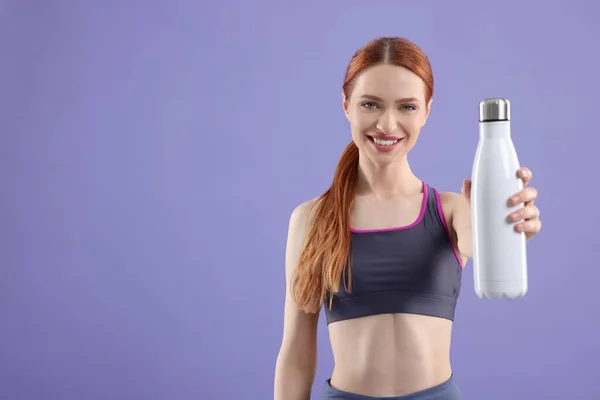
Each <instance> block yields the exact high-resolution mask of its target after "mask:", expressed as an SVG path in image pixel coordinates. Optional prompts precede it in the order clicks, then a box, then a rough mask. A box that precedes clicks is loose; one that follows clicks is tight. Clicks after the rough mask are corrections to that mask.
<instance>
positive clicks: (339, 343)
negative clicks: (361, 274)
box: [329, 314, 452, 397]
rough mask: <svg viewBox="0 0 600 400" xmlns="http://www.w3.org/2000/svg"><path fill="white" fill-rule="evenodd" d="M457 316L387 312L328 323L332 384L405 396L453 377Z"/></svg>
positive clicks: (344, 388) (361, 391)
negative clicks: (452, 345) (454, 319)
mask: <svg viewBox="0 0 600 400" xmlns="http://www.w3.org/2000/svg"><path fill="white" fill-rule="evenodd" d="M451 331H452V321H450V320H447V319H442V318H436V317H429V316H424V315H417V314H382V315H373V316H368V317H362V318H355V319H350V320H345V321H338V322H334V323H331V324H330V325H329V336H330V340H331V346H332V350H333V356H334V362H335V366H334V370H333V374H332V376H331V386H333V387H334V388H336V389H338V390H342V391H345V392H351V393H356V394H361V395H365V396H373V397H392V396H403V395H406V394H409V393H414V392H417V391H420V390H424V389H427V388H430V387H433V386H436V385H439V384H441V383H443V382H445V381H446V380H448V379H449V378H450V376H451V375H452V369H451V367H450V341H451Z"/></svg>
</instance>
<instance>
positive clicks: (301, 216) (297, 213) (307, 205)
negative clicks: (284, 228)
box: [290, 197, 319, 232]
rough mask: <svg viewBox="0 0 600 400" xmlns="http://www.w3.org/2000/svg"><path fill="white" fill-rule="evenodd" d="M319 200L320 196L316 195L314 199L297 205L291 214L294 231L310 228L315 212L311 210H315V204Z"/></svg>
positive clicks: (291, 224)
mask: <svg viewBox="0 0 600 400" xmlns="http://www.w3.org/2000/svg"><path fill="white" fill-rule="evenodd" d="M318 201H319V198H318V197H315V198H314V199H310V200H307V201H304V202H302V203H300V204H299V205H298V206H296V208H294V210H293V211H292V214H291V216H290V229H292V228H293V231H294V232H297V231H305V230H307V229H309V228H310V224H311V223H312V217H313V214H314V213H313V212H311V210H312V211H314V206H315V205H316V203H317V202H318ZM309 214H310V215H309Z"/></svg>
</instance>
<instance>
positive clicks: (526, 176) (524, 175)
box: [517, 167, 531, 186]
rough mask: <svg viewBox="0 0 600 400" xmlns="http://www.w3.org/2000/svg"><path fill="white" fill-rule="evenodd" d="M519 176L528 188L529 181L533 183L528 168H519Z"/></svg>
mask: <svg viewBox="0 0 600 400" xmlns="http://www.w3.org/2000/svg"><path fill="white" fill-rule="evenodd" d="M517 176H518V177H519V178H521V180H522V181H523V186H527V184H528V183H529V181H531V170H530V169H529V168H527V167H523V168H519V170H518V171H517Z"/></svg>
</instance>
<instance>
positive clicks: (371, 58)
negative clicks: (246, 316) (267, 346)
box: [292, 37, 433, 313]
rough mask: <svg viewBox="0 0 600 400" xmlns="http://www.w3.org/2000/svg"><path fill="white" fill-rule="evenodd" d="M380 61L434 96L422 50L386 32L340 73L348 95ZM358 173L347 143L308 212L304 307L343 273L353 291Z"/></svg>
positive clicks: (296, 283) (300, 280) (296, 280)
mask: <svg viewBox="0 0 600 400" xmlns="http://www.w3.org/2000/svg"><path fill="white" fill-rule="evenodd" d="M378 64H391V65H397V66H400V67H404V68H407V69H409V70H410V71H412V72H413V73H415V74H416V75H418V76H419V77H420V78H421V79H422V80H423V82H424V83H425V88H426V90H425V101H426V102H429V100H430V99H431V98H432V97H433V74H432V71H431V65H430V63H429V59H428V58H427V56H426V55H425V54H424V53H423V51H422V50H421V49H420V48H419V47H418V46H417V45H415V44H414V43H412V42H410V41H409V40H406V39H403V38H387V37H384V38H379V39H375V40H373V41H371V42H369V43H368V44H366V45H365V46H364V47H362V48H361V49H359V50H358V51H357V52H356V53H354V55H353V56H352V59H351V60H350V64H349V65H348V68H347V69H346V75H345V77H344V85H343V90H344V94H345V96H346V99H349V98H350V95H351V94H352V90H353V88H354V82H355V81H356V78H357V77H358V75H360V74H361V73H362V72H364V71H365V70H366V69H368V68H370V67H373V66H375V65H378ZM357 175H358V147H356V145H355V144H354V142H350V144H348V146H346V149H345V150H344V152H343V153H342V156H341V158H340V160H339V163H338V165H337V168H336V171H335V175H334V177H333V182H332V184H331V187H330V188H329V189H328V190H327V191H326V192H325V193H323V194H322V195H321V196H320V197H319V198H318V199H317V200H316V201H315V203H314V204H313V206H312V207H311V210H310V212H309V215H311V214H312V212H313V210H314V216H313V221H312V225H311V227H310V229H309V231H308V236H307V238H306V244H305V246H304V249H303V251H302V253H301V255H300V260H299V264H298V266H297V267H296V270H295V273H294V276H293V278H292V296H293V298H294V300H295V301H296V303H297V304H298V307H300V309H302V310H304V311H305V312H308V313H317V312H319V309H320V307H321V304H323V301H324V300H325V298H326V296H327V293H328V292H329V293H336V292H337V291H338V288H339V284H340V279H341V278H342V274H343V273H344V272H345V274H346V275H347V277H348V279H347V284H346V283H345V288H346V290H348V291H350V290H352V281H351V279H350V276H351V274H350V271H351V267H350V263H349V254H350V238H351V232H350V223H349V220H350V210H351V208H352V204H353V202H354V194H355V184H356V178H357ZM330 300H331V297H330ZM330 306H331V302H330Z"/></svg>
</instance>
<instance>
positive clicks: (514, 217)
mask: <svg viewBox="0 0 600 400" xmlns="http://www.w3.org/2000/svg"><path fill="white" fill-rule="evenodd" d="M536 218H538V219H539V218H540V210H539V209H538V208H537V207H536V206H534V205H533V204H530V205H527V206H525V207H523V208H521V209H520V210H517V211H515V212H513V213H511V214H510V215H509V216H508V219H509V220H510V221H513V222H516V221H523V220H525V221H526V220H530V219H536Z"/></svg>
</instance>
